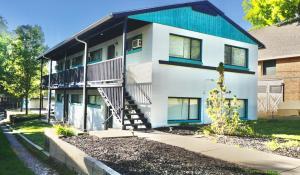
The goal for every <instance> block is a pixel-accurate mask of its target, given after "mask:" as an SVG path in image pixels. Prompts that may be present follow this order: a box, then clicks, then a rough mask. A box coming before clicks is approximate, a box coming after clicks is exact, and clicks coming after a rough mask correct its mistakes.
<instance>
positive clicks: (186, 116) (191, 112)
mask: <svg viewBox="0 0 300 175" xmlns="http://www.w3.org/2000/svg"><path fill="white" fill-rule="evenodd" d="M168 120H169V121H172V120H200V99H199V98H176V97H169V98H168Z"/></svg>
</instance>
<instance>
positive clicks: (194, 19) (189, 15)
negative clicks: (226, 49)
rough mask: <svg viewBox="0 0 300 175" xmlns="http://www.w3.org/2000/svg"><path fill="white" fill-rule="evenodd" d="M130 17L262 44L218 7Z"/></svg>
mask: <svg viewBox="0 0 300 175" xmlns="http://www.w3.org/2000/svg"><path fill="white" fill-rule="evenodd" d="M128 18H131V19H136V20H141V21H147V22H152V23H158V24H163V25H168V26H173V27H178V28H182V29H187V30H191V31H195V32H200V33H205V34H208V35H213V36H218V37H222V38H227V39H232V40H237V41H241V42H246V43H250V44H257V45H261V43H259V42H258V41H257V40H256V39H254V38H253V37H251V36H250V35H249V34H248V33H247V32H246V31H244V30H243V29H241V28H240V27H239V26H237V24H235V23H234V22H233V21H231V20H230V19H229V18H228V17H226V16H225V15H223V14H222V13H220V11H219V10H217V9H212V8H210V7H204V6H187V7H177V8H171V9H163V10H159V11H150V12H145V13H139V14H133V15H129V16H128Z"/></svg>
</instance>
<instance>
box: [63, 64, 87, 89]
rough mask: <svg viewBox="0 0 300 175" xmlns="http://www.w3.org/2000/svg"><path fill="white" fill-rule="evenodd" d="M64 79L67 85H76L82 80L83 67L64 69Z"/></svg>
mask: <svg viewBox="0 0 300 175" xmlns="http://www.w3.org/2000/svg"><path fill="white" fill-rule="evenodd" d="M65 81H66V84H67V85H69V86H70V85H71V86H72V85H78V83H82V82H83V67H78V68H76V69H68V70H66V71H65Z"/></svg>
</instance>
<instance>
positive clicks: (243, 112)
mask: <svg viewBox="0 0 300 175" xmlns="http://www.w3.org/2000/svg"><path fill="white" fill-rule="evenodd" d="M227 100H228V101H229V105H230V104H231V102H232V99H227ZM238 105H239V106H240V108H239V111H238V112H239V114H240V118H241V119H247V116H248V100H247V99H238Z"/></svg>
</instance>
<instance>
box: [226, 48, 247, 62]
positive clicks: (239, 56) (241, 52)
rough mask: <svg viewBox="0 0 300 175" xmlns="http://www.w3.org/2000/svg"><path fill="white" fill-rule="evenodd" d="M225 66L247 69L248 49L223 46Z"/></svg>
mask: <svg viewBox="0 0 300 175" xmlns="http://www.w3.org/2000/svg"><path fill="white" fill-rule="evenodd" d="M224 63H225V64H227V65H233V66H241V67H248V49H245V48H240V47H235V46H229V45H225V60H224Z"/></svg>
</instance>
